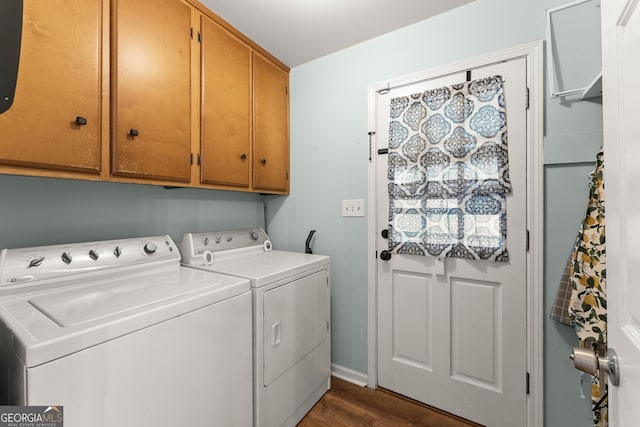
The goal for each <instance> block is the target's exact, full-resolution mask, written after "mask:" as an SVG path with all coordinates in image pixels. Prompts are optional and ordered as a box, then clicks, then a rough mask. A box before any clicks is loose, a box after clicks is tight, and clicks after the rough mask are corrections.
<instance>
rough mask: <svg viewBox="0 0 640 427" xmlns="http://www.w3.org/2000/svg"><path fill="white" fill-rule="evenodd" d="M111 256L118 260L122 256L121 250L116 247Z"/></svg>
mask: <svg viewBox="0 0 640 427" xmlns="http://www.w3.org/2000/svg"><path fill="white" fill-rule="evenodd" d="M113 254H114V255H115V256H116V258H120V255H122V249H120V246H116V248H115V249H114V250H113Z"/></svg>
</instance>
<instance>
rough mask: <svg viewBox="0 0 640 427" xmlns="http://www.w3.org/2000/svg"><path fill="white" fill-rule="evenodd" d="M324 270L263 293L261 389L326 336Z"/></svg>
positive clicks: (327, 326) (326, 295) (327, 331)
mask: <svg viewBox="0 0 640 427" xmlns="http://www.w3.org/2000/svg"><path fill="white" fill-rule="evenodd" d="M327 277H328V274H327V271H326V270H322V271H319V272H317V273H313V274H310V275H308V276H305V277H302V278H300V279H297V280H295V281H293V282H290V283H287V284H286V285H282V286H278V287H277V288H274V289H270V290H268V291H266V292H265V293H264V313H263V319H264V323H263V327H264V329H263V332H262V333H263V343H262V346H263V352H264V353H263V356H264V378H263V385H264V386H265V387H267V386H269V385H270V384H271V383H272V382H273V381H275V380H276V379H278V377H280V376H281V375H282V374H284V373H285V372H286V371H288V370H289V369H291V368H292V367H293V366H294V365H295V364H296V363H298V362H299V361H300V360H301V359H303V358H304V357H305V356H307V355H308V354H309V353H310V352H311V351H312V350H313V349H314V348H316V347H317V346H318V345H320V343H322V342H323V341H324V340H326V339H327V337H328V335H329V318H328V315H329V285H328V280H327Z"/></svg>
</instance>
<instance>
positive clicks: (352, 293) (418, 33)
mask: <svg viewBox="0 0 640 427" xmlns="http://www.w3.org/2000/svg"><path fill="white" fill-rule="evenodd" d="M564 3H566V2H565V1H564V0H556V1H554V0H477V1H476V2H474V3H472V4H469V5H467V6H463V7H461V8H458V9H455V10H453V11H451V12H448V13H446V14H443V15H440V16H437V17H435V18H432V19H429V20H426V21H423V22H421V23H418V24H415V25H412V26H409V27H407V28H404V29H402V30H399V31H396V32H393V33H390V34H387V35H385V36H382V37H379V38H376V39H373V40H369V41H367V42H365V43H362V44H359V45H357V46H354V47H352V48H349V49H346V50H343V51H340V52H337V53H335V54H332V55H329V56H326V57H323V58H321V59H318V60H315V61H313V62H310V63H307V64H304V65H302V66H299V67H296V68H294V69H293V70H292V72H291V179H292V181H291V195H290V196H289V197H287V198H284V197H279V198H273V199H271V201H270V204H269V206H270V214H269V215H270V217H269V218H270V219H269V227H270V235H271V236H272V238H273V240H274V242H275V245H276V246H277V247H278V246H279V247H281V248H285V249H291V250H301V249H302V247H303V243H304V238H305V236H306V234H307V232H308V231H309V230H310V229H316V230H317V235H316V238H315V240H314V245H313V249H314V251H315V252H317V253H323V254H328V255H330V256H331V257H332V288H331V291H332V322H333V323H332V334H333V339H332V345H333V351H332V359H333V363H335V364H337V365H340V366H343V367H346V368H348V369H352V370H354V371H357V372H360V373H366V371H367V338H366V337H367V258H366V250H367V230H366V219H361V218H343V217H342V216H341V209H340V208H341V201H342V200H343V199H355V198H361V199H365V200H366V199H367V164H368V144H367V131H368V129H367V87H368V85H369V84H371V83H374V82H379V81H384V80H386V79H391V78H394V77H398V76H402V75H405V74H409V73H414V72H418V71H422V70H427V69H429V68H432V67H436V66H441V65H445V64H448V63H451V62H456V61H460V60H463V59H467V58H470V57H474V56H478V55H482V54H486V53H490V52H493V51H496V50H500V49H504V48H509V47H512V46H515V45H519V44H522V43H526V42H530V41H532V40H540V39H544V37H545V10H546V9H547V8H551V7H556V6H559V5H561V4H564ZM573 60H574V61H586V63H587V64H589V65H590V66H592V65H593V64H596V65H595V67H596V68H597V66H598V65H597V64H599V58H584V57H583V56H580V57H576V58H574V59H573ZM601 115H602V109H601V105H600V104H598V103H594V102H563V103H560V101H559V100H558V99H554V100H549V99H547V101H546V111H545V135H546V136H547V137H549V136H555V137H557V138H556V139H555V140H553V141H551V144H558V145H559V146H560V147H559V148H558V149H556V150H555V151H553V150H552V153H551V154H550V158H549V159H548V161H549V163H550V164H553V166H551V165H550V166H549V167H550V168H551V169H549V170H546V172H545V176H546V187H547V189H549V190H550V191H549V192H548V193H547V196H546V200H545V202H546V209H545V216H546V219H547V229H546V233H545V236H546V242H545V249H546V252H545V261H546V263H547V269H546V272H545V283H544V287H545V307H544V310H545V317H546V318H547V316H546V314H547V313H548V312H549V310H550V307H551V306H550V301H551V299H552V298H553V296H554V295H555V291H556V289H557V284H558V281H559V279H560V275H561V273H562V267H563V265H562V262H563V260H566V257H567V256H568V252H569V250H570V248H571V245H572V243H573V240H574V234H575V233H576V232H577V225H578V224H579V222H580V220H581V218H582V215H583V214H584V213H583V211H584V207H585V204H586V191H587V190H586V185H587V178H586V173H588V171H589V169H590V168H591V165H590V164H588V163H586V164H585V163H579V164H578V165H577V166H575V165H573V162H575V161H579V162H584V161H585V160H584V158H583V157H585V156H586V157H587V158H593V159H595V149H594V144H595V145H597V144H598V142H597V141H596V142H593V140H596V139H597V136H598V135H599V132H601V127H602V118H601ZM576 133H585V134H586V137H587V139H589V140H590V141H592V142H591V143H590V144H586V145H585V147H584V148H583V147H581V146H580V145H576V146H573V147H572V149H577V150H578V151H579V152H582V153H583V155H581V156H577V157H580V159H578V158H576V159H574V158H573V157H574V156H573V153H572V152H571V151H569V152H568V153H564V152H563V150H562V141H563V139H564V136H567V137H569V138H572V137H573V136H575V134H576ZM594 135H595V136H594ZM556 153H559V154H557V155H559V156H561V157H562V156H564V157H563V159H562V163H558V162H556V160H554V158H553V157H554V155H556ZM560 231H561V232H560ZM544 330H545V363H546V372H547V373H546V374H545V405H546V411H545V425H546V426H549V427H555V426H563V427H564V426H566V427H571V426H588V425H590V422H589V417H590V413H589V403H588V401H587V400H581V399H580V396H579V382H578V375H577V373H576V371H574V370H573V368H571V367H570V366H569V363H568V359H567V357H568V355H569V353H570V348H571V347H572V346H573V345H575V344H576V342H575V335H574V334H573V332H572V331H571V329H570V328H568V327H566V326H562V325H556V324H555V322H553V321H551V320H549V319H548V318H547V320H546V321H545V325H544Z"/></svg>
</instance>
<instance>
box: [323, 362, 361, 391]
mask: <svg viewBox="0 0 640 427" xmlns="http://www.w3.org/2000/svg"><path fill="white" fill-rule="evenodd" d="M331 375H333V376H334V377H338V378H340V379H341V380H345V381H349V382H350V383H353V384H357V385H359V386H362V387H366V385H367V380H368V377H367V374H363V373H361V372H357V371H354V370H352V369H348V368H345V367H344V366H340V365H336V364H335V363H332V364H331Z"/></svg>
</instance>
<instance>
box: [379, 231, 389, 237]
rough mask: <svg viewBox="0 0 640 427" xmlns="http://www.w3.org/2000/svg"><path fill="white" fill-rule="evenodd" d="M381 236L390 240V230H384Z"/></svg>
mask: <svg viewBox="0 0 640 427" xmlns="http://www.w3.org/2000/svg"><path fill="white" fill-rule="evenodd" d="M380 234H381V235H382V238H383V239H388V238H389V230H387V229H386V228H385V229H384V230H382V232H381V233H380Z"/></svg>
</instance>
